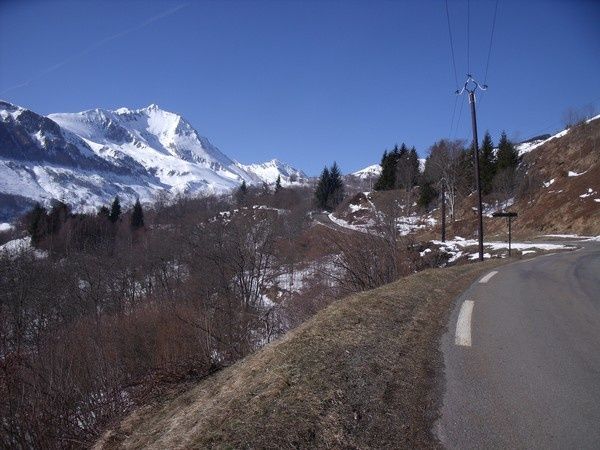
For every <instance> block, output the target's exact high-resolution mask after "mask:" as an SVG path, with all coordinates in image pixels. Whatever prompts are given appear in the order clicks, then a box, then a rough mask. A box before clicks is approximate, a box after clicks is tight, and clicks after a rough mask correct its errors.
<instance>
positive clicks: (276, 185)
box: [275, 175, 281, 194]
mask: <svg viewBox="0 0 600 450" xmlns="http://www.w3.org/2000/svg"><path fill="white" fill-rule="evenodd" d="M279 191H281V175H277V180H276V181H275V193H276V194H277V193H278V192H279Z"/></svg>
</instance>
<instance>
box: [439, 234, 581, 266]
mask: <svg viewBox="0 0 600 450" xmlns="http://www.w3.org/2000/svg"><path fill="white" fill-rule="evenodd" d="M431 243H432V244H434V245H437V246H439V248H440V250H441V251H442V252H444V253H447V254H449V255H450V259H449V261H448V262H454V261H456V260H457V259H458V258H460V257H461V256H462V255H463V254H464V249H465V248H467V247H476V246H477V245H478V244H479V243H478V241H477V240H476V239H464V238H462V237H460V236H457V237H455V238H454V239H452V240H447V241H446V242H442V241H437V240H434V241H431ZM483 246H484V248H485V249H487V250H492V251H497V250H504V249H506V250H508V242H495V241H493V242H484V243H483ZM511 248H512V249H513V250H520V251H521V252H523V250H529V252H534V251H535V250H532V249H537V250H570V249H573V248H575V247H573V246H570V245H564V244H548V243H533V242H513V243H512V244H511ZM473 255H475V258H477V257H479V253H469V254H468V258H469V259H474V258H473ZM486 255H489V253H485V254H484V258H489V257H491V256H486Z"/></svg>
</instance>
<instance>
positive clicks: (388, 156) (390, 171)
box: [374, 145, 399, 191]
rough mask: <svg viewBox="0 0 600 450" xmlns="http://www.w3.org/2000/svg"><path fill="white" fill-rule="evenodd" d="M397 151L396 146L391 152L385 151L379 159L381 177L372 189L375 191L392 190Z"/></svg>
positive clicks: (394, 180) (394, 179)
mask: <svg viewBox="0 0 600 450" xmlns="http://www.w3.org/2000/svg"><path fill="white" fill-rule="evenodd" d="M398 157H399V150H398V146H397V145H396V146H395V147H394V149H393V150H392V151H391V152H389V153H388V152H387V150H386V151H385V152H384V153H383V157H382V158H381V175H379V178H378V179H377V182H376V183H375V186H374V189H375V190H376V191H387V190H389V189H394V185H395V184H396V164H397V162H398Z"/></svg>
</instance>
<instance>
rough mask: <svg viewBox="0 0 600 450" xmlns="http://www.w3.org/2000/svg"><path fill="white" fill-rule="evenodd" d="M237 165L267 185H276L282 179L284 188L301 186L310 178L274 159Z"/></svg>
mask: <svg viewBox="0 0 600 450" xmlns="http://www.w3.org/2000/svg"><path fill="white" fill-rule="evenodd" d="M237 165H238V167H240V168H241V169H243V170H244V171H245V172H247V173H250V174H253V175H255V176H256V177H258V178H259V179H260V181H262V182H264V183H267V184H273V183H275V182H276V181H277V177H281V184H282V185H284V186H287V185H292V184H301V183H305V182H306V181H308V177H307V176H306V174H305V173H304V172H302V171H301V170H298V169H295V168H294V167H292V166H290V165H289V164H286V163H283V162H281V161H279V160H277V159H272V160H271V161H267V162H264V163H262V164H241V163H237Z"/></svg>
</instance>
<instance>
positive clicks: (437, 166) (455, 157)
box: [425, 139, 465, 220]
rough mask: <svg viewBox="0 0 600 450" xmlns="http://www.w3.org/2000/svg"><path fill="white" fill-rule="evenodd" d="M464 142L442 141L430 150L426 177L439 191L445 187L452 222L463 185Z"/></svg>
mask: <svg viewBox="0 0 600 450" xmlns="http://www.w3.org/2000/svg"><path fill="white" fill-rule="evenodd" d="M464 151H465V150H464V142H463V141H459V140H455V141H449V140H445V139H442V140H441V141H438V142H436V143H435V144H434V145H433V146H432V147H431V148H430V149H429V157H428V158H427V163H426V166H425V171H426V172H425V177H426V178H427V179H428V180H430V181H432V182H434V183H436V184H437V186H438V190H439V191H441V188H442V186H444V187H445V192H446V201H447V203H448V208H449V213H450V218H451V220H454V218H455V213H456V209H457V202H458V199H459V193H460V188H461V183H462V171H463V170H462V169H463V167H462V161H463V155H464Z"/></svg>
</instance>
